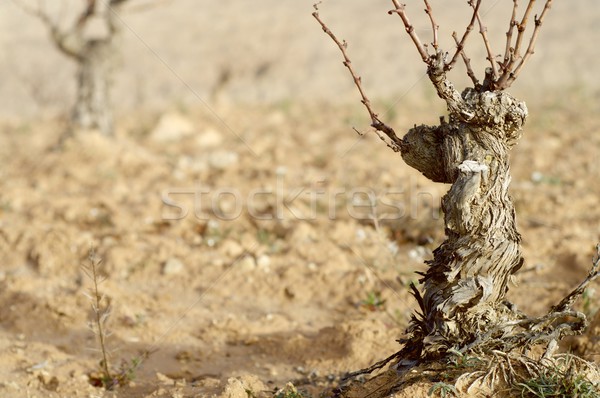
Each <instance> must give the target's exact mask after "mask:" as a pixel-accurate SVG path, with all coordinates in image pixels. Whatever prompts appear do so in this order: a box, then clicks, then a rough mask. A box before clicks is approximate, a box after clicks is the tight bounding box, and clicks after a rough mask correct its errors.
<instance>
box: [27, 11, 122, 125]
mask: <svg viewBox="0 0 600 398" xmlns="http://www.w3.org/2000/svg"><path fill="white" fill-rule="evenodd" d="M15 1H17V0H15ZM81 2H82V3H85V8H84V9H83V10H82V12H81V13H80V14H79V15H78V17H77V18H76V19H75V21H74V22H73V24H72V25H71V26H70V27H63V26H60V24H59V23H58V21H55V19H53V18H52V17H51V15H50V13H49V12H48V11H47V10H44V9H42V8H41V7H38V8H35V9H34V8H30V7H28V6H27V5H26V3H25V2H18V4H19V5H20V6H22V8H23V9H24V10H25V11H27V12H29V13H30V14H33V15H34V16H36V17H37V18H39V19H40V20H41V21H42V22H43V23H44V24H45V25H46V26H47V28H48V29H49V31H50V36H51V39H52V41H53V43H54V45H55V46H56V47H57V48H58V49H59V51H60V52H61V53H63V54H64V55H66V56H68V57H69V58H71V59H72V60H74V61H75V62H76V63H77V94H76V95H77V97H76V102H75V105H74V107H73V110H72V112H71V121H72V123H73V127H75V128H80V129H84V130H98V131H100V132H101V133H102V134H105V135H112V134H113V116H112V104H111V98H110V91H111V86H112V79H113V74H114V71H115V67H116V62H117V55H118V53H119V45H118V43H119V39H120V36H121V29H122V26H121V25H122V23H121V22H120V21H119V16H118V14H119V12H120V10H121V7H122V6H123V5H124V4H125V3H127V2H128V0H109V1H106V2H104V1H102V2H98V1H96V0H81ZM93 19H100V20H101V21H102V22H103V29H101V32H93V34H91V33H90V32H89V30H90V29H89V25H90V23H91V21H92V20H93Z"/></svg>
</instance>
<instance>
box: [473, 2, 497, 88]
mask: <svg viewBox="0 0 600 398" xmlns="http://www.w3.org/2000/svg"><path fill="white" fill-rule="evenodd" d="M469 5H470V6H471V7H473V9H475V7H476V6H475V4H474V3H473V0H470V1H469ZM474 14H475V16H476V18H477V23H478V24H479V33H481V37H482V38H483V44H484V45H485V50H486V51H487V59H488V61H490V64H491V66H492V78H493V80H494V81H495V80H496V79H498V65H497V64H496V58H495V57H494V53H493V52H492V47H491V45H490V40H489V38H488V35H487V27H485V26H484V25H483V21H482V20H481V16H480V15H479V10H476V11H474Z"/></svg>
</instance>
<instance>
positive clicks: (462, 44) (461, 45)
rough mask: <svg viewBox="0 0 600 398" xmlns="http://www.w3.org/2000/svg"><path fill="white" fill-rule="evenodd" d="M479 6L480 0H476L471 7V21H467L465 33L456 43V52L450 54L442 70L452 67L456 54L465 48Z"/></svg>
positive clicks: (456, 57)
mask: <svg viewBox="0 0 600 398" xmlns="http://www.w3.org/2000/svg"><path fill="white" fill-rule="evenodd" d="M480 6H481V0H477V3H476V4H475V7H474V9H473V15H472V16H471V21H470V22H469V25H467V28H466V29H465V33H463V36H462V38H461V39H460V42H458V44H457V45H456V52H455V53H454V55H453V56H452V59H451V61H450V62H449V63H447V64H446V66H445V67H444V70H446V71H449V70H450V69H452V68H453V67H454V64H455V63H456V60H457V59H458V55H459V54H461V53H462V52H463V50H464V48H465V43H466V42H467V37H469V34H470V33H471V31H472V30H473V26H474V25H475V20H476V19H477V13H478V12H479V7H480ZM453 36H454V35H453ZM455 40H456V38H455ZM464 59H465V57H464V55H463V60H464Z"/></svg>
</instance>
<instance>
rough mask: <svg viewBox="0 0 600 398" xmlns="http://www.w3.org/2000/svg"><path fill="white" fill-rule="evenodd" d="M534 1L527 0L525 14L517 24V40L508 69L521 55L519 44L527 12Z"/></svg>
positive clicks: (525, 26) (529, 11) (521, 39)
mask: <svg viewBox="0 0 600 398" xmlns="http://www.w3.org/2000/svg"><path fill="white" fill-rule="evenodd" d="M534 3H535V0H529V3H528V4H527V8H526V9H525V14H523V18H522V19H521V22H520V23H518V24H517V32H518V33H517V42H516V44H515V51H514V58H513V59H512V62H511V65H510V66H509V69H511V68H512V65H513V64H514V63H515V62H516V61H517V59H519V57H520V56H521V54H520V52H521V44H522V42H523V37H524V35H525V29H527V20H528V19H529V14H530V13H531V10H532V9H533V5H534Z"/></svg>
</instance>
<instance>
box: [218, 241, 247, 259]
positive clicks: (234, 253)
mask: <svg viewBox="0 0 600 398" xmlns="http://www.w3.org/2000/svg"><path fill="white" fill-rule="evenodd" d="M221 250H223V252H224V253H225V255H226V256H227V257H229V258H237V257H239V256H241V255H242V253H243V252H244V248H243V247H242V246H241V245H240V244H239V243H237V242H236V241H233V240H226V241H225V242H223V244H222V245H221Z"/></svg>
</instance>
